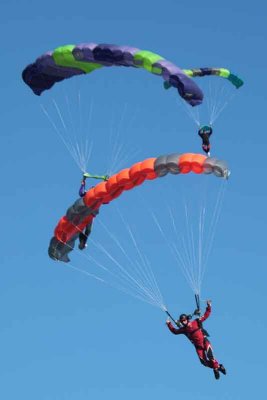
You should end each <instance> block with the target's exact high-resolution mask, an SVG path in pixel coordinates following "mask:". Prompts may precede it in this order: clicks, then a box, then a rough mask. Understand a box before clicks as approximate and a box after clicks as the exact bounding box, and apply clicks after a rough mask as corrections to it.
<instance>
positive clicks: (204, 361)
mask: <svg viewBox="0 0 267 400" xmlns="http://www.w3.org/2000/svg"><path fill="white" fill-rule="evenodd" d="M196 352H197V355H198V358H199V361H200V362H201V364H202V365H204V366H205V367H210V366H209V361H208V359H207V357H206V352H205V348H204V346H203V347H201V346H198V347H196Z"/></svg>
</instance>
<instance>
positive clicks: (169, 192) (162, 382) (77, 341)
mask: <svg viewBox="0 0 267 400" xmlns="http://www.w3.org/2000/svg"><path fill="white" fill-rule="evenodd" d="M266 12H267V6H266V3H265V2H264V1H260V0H256V1H254V2H253V3H248V4H247V3H245V2H241V1H236V2H230V1H228V0H226V1H224V2H221V3H218V2H217V3H216V2H212V1H210V0H208V1H206V2H204V3H203V2H196V1H191V2H185V1H180V2H176V1H170V0H166V1H165V2H164V3H160V2H158V1H153V2H152V1H150V0H149V1H142V2H141V1H135V2H131V3H129V2H122V1H112V2H111V1H98V2H97V3H96V2H88V1H78V2H77V3H75V4H73V3H72V2H69V1H68V0H67V1H64V2H63V1H51V0H47V1H46V2H45V4H44V3H42V4H41V3H40V2H36V1H35V2H34V1H28V0H25V1H23V2H17V1H16V2H15V1H13V0H9V1H3V2H2V5H1V13H0V20H1V24H0V32H1V37H2V46H1V47H2V73H1V76H0V81H1V83H0V86H1V94H2V96H1V97H2V106H1V120H2V127H1V179H2V185H1V189H0V190H1V220H2V239H1V243H2V246H1V249H2V252H1V254H2V262H1V282H0V301H1V325H0V343H1V362H0V375H1V388H0V393H1V398H4V399H6V400H13V399H17V398H18V397H20V398H25V399H26V398H27V400H31V399H38V400H54V399H57V400H58V399H60V400H61V399H62V400H72V399H73V400H74V399H75V400H84V399H88V398H94V399H99V400H102V399H104V398H107V397H109V398H110V399H116V400H120V399H124V398H126V397H127V398H128V399H135V398H137V397H138V398H140V399H145V398H153V399H155V400H156V399H162V398H166V397H172V396H186V398H187V399H188V400H191V399H200V400H210V399H218V400H232V399H235V400H239V399H242V400H246V399H250V398H251V396H254V397H259V396H262V394H263V392H264V390H265V385H264V378H265V370H266V367H265V357H266V356H267V354H266V348H265V347H266V346H265V344H264V339H265V336H266V333H267V332H266V323H265V315H264V312H265V309H266V277H267V273H266V235H265V232H266V208H265V207H266V200H267V190H266V177H265V174H266V161H265V160H266V132H265V125H266V123H265V122H266V95H265V88H266V83H267V82H266V74H265V70H266V56H265V52H264V49H265V47H266V21H265V20H266ZM82 42H96V43H101V42H104V43H116V44H128V45H131V46H135V47H139V48H141V49H150V50H152V51H155V52H156V53H158V54H161V55H162V56H163V57H165V58H166V59H169V60H171V61H173V62H174V63H177V65H179V66H180V67H182V68H188V67H194V66H195V67H197V66H222V67H227V68H229V69H231V70H232V71H233V72H236V73H238V74H239V75H240V76H242V77H243V79H244V81H245V85H244V87H243V88H241V89H240V92H239V93H238V94H237V95H236V96H235V97H234V98H233V100H232V101H231V102H230V104H229V106H228V107H227V108H226V109H225V111H224V112H223V113H222V115H221V116H220V118H219V119H218V120H217V121H216V123H215V127H214V135H213V138H212V144H213V154H214V155H216V157H218V158H219V159H225V160H227V162H228V164H229V166H230V168H231V171H232V174H231V179H230V180H229V182H228V184H227V190H226V193H225V198H224V203H223V207H222V212H221V216H220V220H219V222H218V226H217V229H216V236H215V240H214V244H213V249H212V252H211V255H210V258H209V262H208V268H207V273H206V275H205V279H204V282H203V287H202V294H203V298H204V299H206V298H211V299H212V300H213V314H212V316H211V318H210V320H208V321H207V323H206V327H207V329H208V331H209V332H210V334H211V340H212V343H213V345H214V349H215V354H216V356H217V357H218V359H219V360H221V361H223V363H224V364H225V366H226V368H227V369H228V375H227V377H224V376H222V378H221V380H220V381H219V382H217V381H215V379H214V378H213V375H212V371H209V370H207V369H205V368H204V367H202V366H201V365H200V363H199V361H198V360H197V358H196V355H195V353H194V349H193V348H192V345H191V344H190V343H189V342H188V341H187V340H186V338H184V337H175V336H172V335H171V334H170V333H169V332H168V331H167V329H166V327H165V325H164V324H165V315H164V314H163V313H162V311H161V310H159V309H157V308H154V307H151V306H150V305H148V304H146V303H143V302H139V301H138V300H136V299H134V298H132V297H130V296H127V295H125V294H123V293H121V292H120V291H117V290H115V289H114V288H112V287H110V286H108V285H106V284H102V283H99V282H98V281H96V280H95V279H93V278H90V277H87V276H85V275H84V274H81V273H79V272H76V271H72V270H71V269H68V268H67V267H66V266H65V265H63V264H59V263H54V262H52V260H50V259H49V258H48V256H47V247H48V243H49V240H50V237H51V236H52V234H53V229H54V227H55V226H56V223H57V221H58V220H59V218H60V217H61V216H62V215H64V213H65V211H66V209H67V208H68V206H70V205H71V204H72V202H73V201H74V200H76V198H77V189H78V186H79V182H80V178H81V173H80V171H79V170H78V169H77V167H76V165H75V163H74V162H73V161H72V159H71V157H70V156H69V154H68V152H66V151H65V149H64V146H63V145H62V143H61V142H60V140H59V138H58V137H57V136H56V134H55V132H54V131H53V129H52V127H51V125H50V124H49V121H48V120H47V119H46V117H45V115H44V113H43V112H42V110H41V107H40V105H41V104H43V105H44V106H45V107H47V108H48V109H49V110H50V108H49V107H51V105H52V100H53V99H55V100H56V101H57V103H58V104H60V106H61V107H63V108H64V101H63V100H62V99H64V95H65V94H66V92H67V94H68V96H69V97H70V99H71V100H72V101H73V102H74V103H75V95H76V94H77V87H76V86H75V85H76V83H73V82H68V83H66V85H65V84H64V83H63V84H62V85H58V87H55V88H54V89H55V90H53V94H51V93H52V91H51V93H46V94H44V95H43V96H42V98H41V99H39V98H37V97H36V96H34V95H33V94H32V93H31V92H30V90H29V89H28V87H26V86H25V84H24V83H23V81H22V79H21V72H22V70H23V68H24V67H25V66H26V65H27V64H28V63H30V62H32V61H34V60H35V58H36V57H37V56H39V55H41V54H42V53H44V52H45V51H47V50H52V49H54V48H56V47H57V46H59V45H62V44H70V43H73V44H78V43H82ZM86 78H87V80H86V79H85V80H82V81H80V82H79V83H77V86H79V87H81V90H82V105H83V106H84V107H85V108H87V107H89V108H90V107H91V108H92V118H91V120H90V129H89V130H88V132H89V134H88V137H89V140H90V141H92V143H93V153H92V157H91V163H90V168H91V171H90V172H94V173H104V172H106V170H107V169H108V168H109V167H110V157H111V153H112V151H113V150H114V146H115V145H119V144H123V155H124V156H126V158H127V160H126V161H125V163H124V164H123V165H121V166H120V167H127V166H130V165H132V164H133V163H135V162H137V161H139V160H142V159H145V158H147V157H151V156H152V157H154V156H158V155H160V154H168V153H173V152H178V153H183V152H199V151H200V143H199V139H198V137H197V135H196V132H197V130H196V126H195V125H194V122H193V121H192V120H191V119H190V118H188V116H187V114H186V113H185V112H184V110H183V107H181V103H180V102H179V100H178V98H177V95H176V93H175V91H172V90H170V91H167V92H165V91H164V90H163V89H162V81H161V80H160V78H158V77H154V76H151V75H149V74H147V73H146V72H145V71H128V70H127V69H125V70H124V69H123V68H121V69H119V68H118V69H112V70H111V69H110V70H104V69H103V70H101V71H98V72H96V73H95V76H93V74H92V76H89V77H86ZM78 80H79V78H78ZM81 82H82V83H81ZM198 82H199V81H198ZM205 84H206V83H204V87H205ZM63 86H64V89H63ZM204 90H205V89H204ZM75 93H76V94H75ZM73 113H74V118H77V120H78V119H79V116H77V115H75V107H73ZM85 115H86V114H85ZM53 118H55V117H53ZM83 133H84V132H83ZM85 133H86V132H85ZM114 134H117V135H118V138H117V139H114V136H112V135H114ZM107 137H113V143H112V144H109V141H108V140H107ZM197 178H201V177H192V176H191V177H189V176H185V177H180V176H177V177H176V176H170V177H166V178H163V179H162V180H159V181H157V182H156V181H155V182H148V183H147V185H144V186H143V187H142V188H140V190H139V188H138V189H136V192H134V191H133V192H132V193H125V194H124V196H123V197H121V198H120V199H118V200H117V201H116V204H115V201H114V204H113V203H112V204H110V205H109V206H106V207H105V208H103V210H101V213H100V215H99V216H98V217H97V219H96V220H95V224H94V231H93V234H92V240H95V241H98V242H99V243H102V244H103V245H104V246H105V247H106V248H107V249H109V251H113V254H114V253H115V254H116V251H117V249H116V248H112V247H115V246H113V243H112V240H111V238H110V237H109V236H107V235H105V232H104V228H103V225H102V224H105V226H107V227H108V229H109V230H111V231H112V232H113V233H114V235H116V237H118V238H119V240H120V241H121V243H123V244H124V245H125V246H126V247H125V248H126V249H127V251H129V256H130V257H131V258H133V259H135V258H136V257H137V254H136V251H134V250H133V249H130V248H129V249H128V247H127V246H128V244H127V241H129V240H127V235H126V234H125V225H124V224H123V223H121V220H120V213H121V214H122V215H123V216H124V218H125V219H126V220H127V223H128V224H129V225H130V226H131V227H132V229H133V231H134V234H135V237H136V240H137V241H138V243H140V246H141V249H142V251H144V254H146V255H147V256H148V258H149V260H150V262H151V264H152V267H153V271H154V273H155V276H156V279H157V282H158V284H159V286H160V289H161V292H162V295H163V297H164V301H165V302H166V304H167V305H168V307H169V309H170V311H171V312H172V313H173V314H174V315H175V316H177V315H179V314H180V313H181V312H184V311H191V310H192V308H193V307H194V302H193V294H192V292H191V290H190V288H189V286H188V285H187V283H186V281H185V280H184V277H183V275H182V273H181V271H180V270H179V269H177V266H176V264H175V260H174V259H173V258H172V256H171V254H170V251H169V250H168V247H167V246H166V243H165V242H164V240H162V237H161V236H160V235H159V232H158V231H157V228H156V227H155V224H154V223H153V221H152V220H151V211H153V212H155V214H156V215H157V217H158V218H159V219H160V220H161V221H162V222H161V223H162V226H164V229H166V230H167V229H168V225H169V224H170V223H169V220H168V218H167V217H166V216H167V214H168V212H167V211H168V207H169V206H171V207H173V208H174V209H175V208H177V213H178V216H177V223H179V227H180V226H181V229H183V225H182V224H181V225H180V220H181V218H182V212H181V211H180V206H181V200H182V199H183V196H184V191H187V196H188V197H187V198H193V199H194V198H195V197H198V196H197V194H198V193H199V192H198V190H199V185H200V187H202V186H206V181H205V184H202V181H199V180H198V179H197ZM206 178H208V179H207V180H208V181H209V182H208V189H206V190H208V193H209V191H211V193H213V190H214V191H215V189H214V188H215V186H216V187H217V186H218V181H216V179H215V178H214V177H206ZM209 178H211V179H209ZM212 178H213V179H212ZM201 190H202V189H201ZM118 210H119V211H118ZM169 235H170V234H169ZM167 237H168V238H169V237H170V236H167ZM129 247H130V246H129ZM86 252H87V253H88V254H90V255H92V256H94V257H97V254H96V250H95V248H94V246H93V243H92V242H91V241H89V244H88V248H87V250H86ZM71 259H72V263H73V265H74V266H75V267H78V268H81V269H83V270H85V271H89V272H92V273H94V274H96V275H97V276H98V272H97V268H96V266H95V265H92V264H91V263H90V262H89V261H88V260H86V258H85V257H82V255H80V254H78V252H73V254H72V255H71ZM103 262H104V261H103ZM105 262H106V264H105V265H106V266H107V267H108V268H109V267H111V266H109V263H108V262H107V261H105Z"/></svg>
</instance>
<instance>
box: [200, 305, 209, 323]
mask: <svg viewBox="0 0 267 400" xmlns="http://www.w3.org/2000/svg"><path fill="white" fill-rule="evenodd" d="M210 313H211V305H210V304H208V305H207V307H206V311H205V314H204V315H202V317H200V318H199V320H200V322H203V321H205V320H206V319H207V318H209V316H210Z"/></svg>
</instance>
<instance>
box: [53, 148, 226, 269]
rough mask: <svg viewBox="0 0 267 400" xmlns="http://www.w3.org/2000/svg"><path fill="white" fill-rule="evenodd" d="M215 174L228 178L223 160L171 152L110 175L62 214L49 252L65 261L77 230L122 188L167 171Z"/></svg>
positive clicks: (54, 257) (161, 175)
mask: <svg viewBox="0 0 267 400" xmlns="http://www.w3.org/2000/svg"><path fill="white" fill-rule="evenodd" d="M189 172H194V173H196V174H212V173H213V174H214V175H216V176H218V177H221V178H228V176H229V174H230V171H229V169H228V167H227V165H226V164H225V162H223V161H219V160H217V159H216V158H210V157H206V156H205V155H202V154H192V153H186V154H182V155H181V154H170V155H164V156H160V157H158V158H149V159H146V160H144V161H141V162H138V163H136V164H134V165H133V166H132V167H130V168H127V169H124V170H122V171H120V172H118V173H117V174H115V175H112V176H111V177H110V178H109V179H108V180H107V181H106V182H101V183H99V184H98V185H96V186H95V187H92V188H91V189H90V190H88V191H87V193H86V195H85V196H84V197H83V198H81V199H78V200H77V201H76V202H75V203H74V204H73V205H72V206H71V207H69V209H68V210H67V213H66V215H65V216H64V217H62V218H61V219H60V221H59V223H58V225H57V227H56V229H55V232H54V234H55V236H54V237H53V238H52V239H51V241H50V245H49V249H48V254H49V256H50V257H51V258H52V259H54V260H59V261H64V262H68V261H69V258H68V253H69V252H70V251H72V250H73V248H74V245H75V240H76V239H77V238H78V236H79V233H80V232H82V231H83V230H84V228H85V227H86V226H87V225H88V224H89V223H91V222H92V220H93V218H94V217H95V216H96V215H97V214H98V212H99V208H100V207H101V205H102V204H107V203H109V202H110V201H112V200H114V199H116V198H117V197H119V196H120V195H121V194H122V193H123V192H124V191H125V190H130V189H133V188H134V187H136V186H138V185H141V184H142V183H143V182H144V181H145V180H153V179H156V178H159V177H163V176H165V175H167V174H168V173H171V174H175V175H176V174H180V173H181V174H187V173H189Z"/></svg>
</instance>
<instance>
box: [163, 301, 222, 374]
mask: <svg viewBox="0 0 267 400" xmlns="http://www.w3.org/2000/svg"><path fill="white" fill-rule="evenodd" d="M210 313H211V301H210V300H208V301H207V307H206V311H205V314H204V315H202V316H201V317H199V318H196V319H194V320H193V321H190V317H191V316H188V315H186V314H181V315H180V319H179V324H180V325H181V328H179V329H177V328H175V327H174V326H173V325H172V323H171V321H170V320H169V319H168V320H167V322H166V324H167V326H168V328H169V330H170V331H171V332H172V333H173V334H175V335H181V334H183V335H185V336H186V337H187V338H188V339H189V340H190V341H191V343H193V345H194V346H195V349H196V352H197V355H198V357H199V360H200V362H201V364H203V365H204V366H205V367H209V368H212V369H213V372H214V376H215V378H216V379H219V378H220V372H222V373H223V374H224V375H226V369H225V368H224V366H223V365H222V364H219V362H218V361H217V360H216V359H215V358H214V355H213V350H212V347H211V344H210V342H209V340H208V338H207V336H208V333H207V331H205V329H203V327H202V323H203V322H204V321H205V320H206V319H207V318H208V317H209V316H210Z"/></svg>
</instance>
